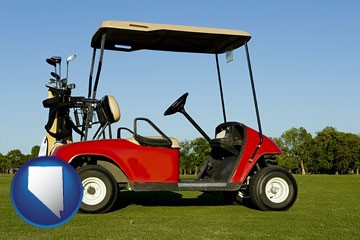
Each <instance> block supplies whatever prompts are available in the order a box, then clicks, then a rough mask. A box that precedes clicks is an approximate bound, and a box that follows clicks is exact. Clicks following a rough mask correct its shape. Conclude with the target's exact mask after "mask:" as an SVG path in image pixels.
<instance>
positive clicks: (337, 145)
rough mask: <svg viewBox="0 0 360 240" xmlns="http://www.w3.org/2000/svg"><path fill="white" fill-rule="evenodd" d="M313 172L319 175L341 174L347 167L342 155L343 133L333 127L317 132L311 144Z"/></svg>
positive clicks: (343, 151)
mask: <svg viewBox="0 0 360 240" xmlns="http://www.w3.org/2000/svg"><path fill="white" fill-rule="evenodd" d="M313 143H314V144H313V159H312V161H313V162H312V167H313V170H314V171H316V172H320V173H339V172H343V171H344V170H345V169H346V167H347V166H348V162H347V159H345V158H344V157H345V155H344V153H345V152H346V150H344V149H343V147H344V140H343V133H340V132H338V131H337V130H336V129H335V128H334V127H326V128H324V129H323V130H322V131H320V132H318V133H317V135H316V137H315V138H314V142H313Z"/></svg>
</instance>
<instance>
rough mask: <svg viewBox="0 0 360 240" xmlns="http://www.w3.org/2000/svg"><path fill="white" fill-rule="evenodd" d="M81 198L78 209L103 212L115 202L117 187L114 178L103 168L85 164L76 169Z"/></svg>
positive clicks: (88, 211) (85, 211)
mask: <svg viewBox="0 0 360 240" xmlns="http://www.w3.org/2000/svg"><path fill="white" fill-rule="evenodd" d="M78 173H79V175H80V178H81V181H82V185H83V199H82V203H81V206H80V211H81V212H83V213H105V212H107V211H109V210H110V209H111V208H112V206H113V205H114V204H115V202H116V199H117V194H118V187H117V182H116V180H115V178H114V177H113V176H112V174H111V173H110V172H109V171H108V170H106V169H105V168H103V167H101V166H97V165H87V166H84V167H81V168H80V169H79V170H78Z"/></svg>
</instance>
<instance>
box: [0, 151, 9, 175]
mask: <svg viewBox="0 0 360 240" xmlns="http://www.w3.org/2000/svg"><path fill="white" fill-rule="evenodd" d="M10 167H11V162H10V161H9V159H8V158H7V157H6V156H4V155H2V154H1V153H0V169H1V171H2V172H4V171H6V172H7V171H8V170H9V169H10Z"/></svg>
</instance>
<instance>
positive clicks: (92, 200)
mask: <svg viewBox="0 0 360 240" xmlns="http://www.w3.org/2000/svg"><path fill="white" fill-rule="evenodd" d="M82 185H83V189H84V192H83V199H82V201H83V203H85V204H87V205H96V204H99V203H101V202H102V201H103V200H104V198H105V196H106V186H105V183H104V182H103V181H102V180H101V179H99V178H96V177H89V178H86V179H84V180H83V181H82Z"/></svg>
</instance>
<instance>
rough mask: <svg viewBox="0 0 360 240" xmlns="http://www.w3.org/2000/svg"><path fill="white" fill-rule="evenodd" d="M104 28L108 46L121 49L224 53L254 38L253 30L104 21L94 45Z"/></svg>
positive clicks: (95, 44)
mask: <svg viewBox="0 0 360 240" xmlns="http://www.w3.org/2000/svg"><path fill="white" fill-rule="evenodd" d="M103 32H106V38H105V49H107V50H119V51H135V50H140V49H148V50H161V51H174V52H193V53H224V52H226V51H231V50H234V49H236V48H238V47H240V46H242V45H244V44H245V43H246V42H248V41H249V40H250V38H251V36H250V34H249V33H247V32H243V31H238V30H227V29H218V28H202V27H190V26H177V25H165V24H153V23H140V22H123V21H104V22H103V23H102V24H101V26H100V28H99V29H98V31H97V32H96V33H95V34H94V36H93V38H92V41H91V47H93V48H97V49H100V48H101V39H102V33H103Z"/></svg>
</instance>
